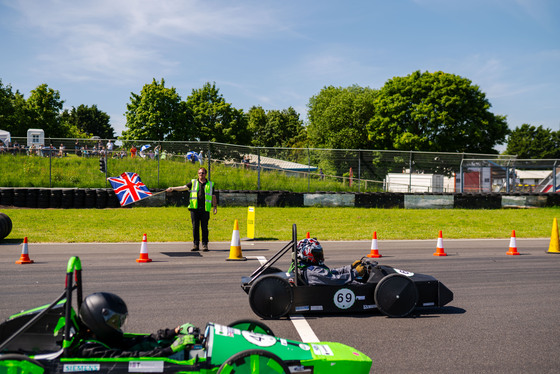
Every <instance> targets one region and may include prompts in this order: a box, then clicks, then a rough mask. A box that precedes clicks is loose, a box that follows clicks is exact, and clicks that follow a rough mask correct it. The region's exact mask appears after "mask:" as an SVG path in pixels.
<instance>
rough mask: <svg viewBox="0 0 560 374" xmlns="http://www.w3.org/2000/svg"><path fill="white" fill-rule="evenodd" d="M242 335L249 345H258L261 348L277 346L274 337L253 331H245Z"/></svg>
mask: <svg viewBox="0 0 560 374" xmlns="http://www.w3.org/2000/svg"><path fill="white" fill-rule="evenodd" d="M241 335H243V337H244V338H245V339H246V340H247V341H248V342H249V343H252V344H254V345H258V346H259V347H272V346H273V345H274V344H276V338H275V337H274V336H270V335H263V334H259V333H256V332H252V331H243V332H242V333H241Z"/></svg>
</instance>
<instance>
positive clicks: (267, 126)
mask: <svg viewBox="0 0 560 374" xmlns="http://www.w3.org/2000/svg"><path fill="white" fill-rule="evenodd" d="M247 118H248V120H247V122H248V125H247V127H248V130H249V132H250V133H251V135H252V141H251V144H252V145H255V146H258V147H290V146H292V145H293V144H295V143H297V142H298V140H299V136H300V133H301V131H302V130H303V128H304V127H303V121H302V120H300V118H299V114H298V113H297V112H296V111H295V109H294V108H292V107H289V108H288V109H284V110H281V111H280V110H269V111H268V112H265V111H264V110H263V108H262V107H260V106H258V107H252V108H251V109H249V112H248V113H247Z"/></svg>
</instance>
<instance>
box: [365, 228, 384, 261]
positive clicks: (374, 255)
mask: <svg viewBox="0 0 560 374" xmlns="http://www.w3.org/2000/svg"><path fill="white" fill-rule="evenodd" d="M366 257H369V258H380V257H381V255H380V254H379V249H378V248H377V231H374V232H373V239H371V251H370V252H369V255H367V256H366Z"/></svg>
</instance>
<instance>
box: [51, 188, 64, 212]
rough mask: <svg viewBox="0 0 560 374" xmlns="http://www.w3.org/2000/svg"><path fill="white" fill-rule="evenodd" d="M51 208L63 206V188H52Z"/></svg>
mask: <svg viewBox="0 0 560 374" xmlns="http://www.w3.org/2000/svg"><path fill="white" fill-rule="evenodd" d="M49 206H50V207H51V208H54V209H57V208H60V207H61V206H62V190H51V203H50V205H49Z"/></svg>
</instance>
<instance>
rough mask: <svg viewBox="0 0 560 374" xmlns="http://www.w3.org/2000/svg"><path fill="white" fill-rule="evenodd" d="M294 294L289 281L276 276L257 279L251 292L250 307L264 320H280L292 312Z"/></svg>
mask: <svg viewBox="0 0 560 374" xmlns="http://www.w3.org/2000/svg"><path fill="white" fill-rule="evenodd" d="M293 303H294V292H293V290H292V286H291V285H290V283H288V281H287V280H285V279H283V278H279V277H277V276H274V275H266V276H264V277H261V278H259V279H257V281H256V282H255V284H253V286H252V287H251V290H250V291H249V305H250V306H251V309H252V310H253V312H255V314H256V315H258V316H259V317H261V318H264V319H278V318H280V317H282V316H284V315H286V314H288V312H289V311H290V309H291V308H292V304H293Z"/></svg>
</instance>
